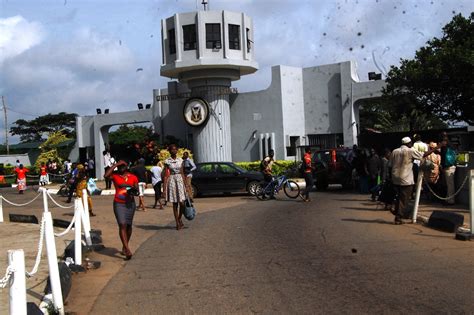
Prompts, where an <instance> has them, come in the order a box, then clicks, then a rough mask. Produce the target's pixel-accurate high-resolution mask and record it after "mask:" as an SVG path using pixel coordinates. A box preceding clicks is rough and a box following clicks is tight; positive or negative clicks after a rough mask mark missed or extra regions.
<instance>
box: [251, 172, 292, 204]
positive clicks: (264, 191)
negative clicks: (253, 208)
mask: <svg viewBox="0 0 474 315" xmlns="http://www.w3.org/2000/svg"><path fill="white" fill-rule="evenodd" d="M282 188H283V191H284V192H285V195H286V196H287V197H288V198H291V199H295V198H298V196H299V195H300V186H299V185H298V183H297V182H295V181H293V180H291V179H288V178H287V177H286V176H285V175H281V176H278V177H276V178H274V179H273V180H272V181H271V182H269V183H266V182H262V183H260V184H259V185H258V186H257V187H256V188H255V196H256V197H257V198H258V199H259V200H265V199H267V198H268V197H270V196H271V195H272V194H271V192H272V189H273V191H274V195H276V194H278V192H279V191H280V190H281V189H282ZM267 196H268V197H267Z"/></svg>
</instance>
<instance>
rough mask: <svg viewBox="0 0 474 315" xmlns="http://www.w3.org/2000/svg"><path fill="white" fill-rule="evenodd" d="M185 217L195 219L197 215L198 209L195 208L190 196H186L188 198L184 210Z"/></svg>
mask: <svg viewBox="0 0 474 315" xmlns="http://www.w3.org/2000/svg"><path fill="white" fill-rule="evenodd" d="M183 215H184V217H185V218H186V220H189V221H191V220H193V219H194V217H195V216H196V209H194V206H193V203H192V202H191V200H190V199H189V197H186V200H185V201H184V212H183Z"/></svg>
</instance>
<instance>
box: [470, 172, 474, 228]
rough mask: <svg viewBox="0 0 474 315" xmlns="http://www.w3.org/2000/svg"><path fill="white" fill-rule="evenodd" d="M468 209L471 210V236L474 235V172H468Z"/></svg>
mask: <svg viewBox="0 0 474 315" xmlns="http://www.w3.org/2000/svg"><path fill="white" fill-rule="evenodd" d="M469 177H470V178H469V209H470V210H471V211H470V212H469V213H470V217H471V235H472V234H474V170H470V174H469Z"/></svg>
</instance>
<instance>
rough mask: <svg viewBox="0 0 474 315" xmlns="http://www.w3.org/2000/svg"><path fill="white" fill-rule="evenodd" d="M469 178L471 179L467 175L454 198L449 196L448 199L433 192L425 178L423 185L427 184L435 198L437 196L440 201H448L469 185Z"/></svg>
mask: <svg viewBox="0 0 474 315" xmlns="http://www.w3.org/2000/svg"><path fill="white" fill-rule="evenodd" d="M468 178H469V174H467V175H466V177H465V178H464V181H463V182H462V184H461V186H459V188H458V190H457V191H456V192H455V193H454V194H453V195H452V196H448V197H441V196H439V195H437V194H436V193H435V192H434V191H433V189H431V187H430V185H428V182H427V181H426V180H425V178H423V183H424V184H425V186H426V187H428V190H429V191H430V192H431V193H432V194H433V196H435V197H436V198H438V199H440V200H448V199H451V198H454V197H456V196H457V195H458V194H459V193H460V192H461V190H462V188H463V187H464V185H465V184H466V183H467V179H468Z"/></svg>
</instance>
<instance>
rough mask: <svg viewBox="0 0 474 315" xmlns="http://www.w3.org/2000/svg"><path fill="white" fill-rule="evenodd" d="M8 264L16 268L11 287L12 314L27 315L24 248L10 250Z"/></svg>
mask: <svg viewBox="0 0 474 315" xmlns="http://www.w3.org/2000/svg"><path fill="white" fill-rule="evenodd" d="M8 265H9V266H12V267H13V269H14V270H15V271H14V273H13V275H12V277H13V282H12V286H11V287H10V314H21V315H23V314H24V315H26V277H25V254H24V253H23V249H15V250H13V249H12V250H9V251H8Z"/></svg>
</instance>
